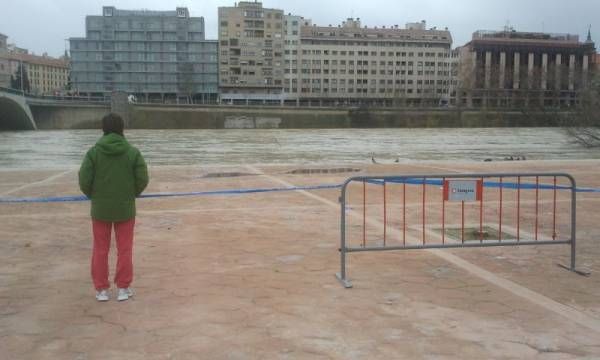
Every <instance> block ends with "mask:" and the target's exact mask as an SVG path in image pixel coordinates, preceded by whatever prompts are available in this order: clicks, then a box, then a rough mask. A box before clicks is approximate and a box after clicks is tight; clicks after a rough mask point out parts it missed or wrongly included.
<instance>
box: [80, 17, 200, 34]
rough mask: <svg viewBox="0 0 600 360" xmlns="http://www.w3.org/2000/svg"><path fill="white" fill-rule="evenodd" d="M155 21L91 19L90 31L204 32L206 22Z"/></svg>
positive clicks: (89, 22)
mask: <svg viewBox="0 0 600 360" xmlns="http://www.w3.org/2000/svg"><path fill="white" fill-rule="evenodd" d="M154 19H156V20H154V21H148V20H145V21H144V20H143V19H140V18H139V17H138V18H130V19H127V18H124V19H116V20H113V19H104V18H101V17H100V18H99V17H90V18H89V20H88V29H98V30H99V29H118V30H150V31H152V30H154V31H161V30H165V31H176V30H177V29H178V28H180V27H182V26H184V27H186V28H187V29H190V30H199V31H203V30H204V21H203V20H202V19H190V20H187V21H185V22H182V21H181V19H173V18H160V17H159V18H154Z"/></svg>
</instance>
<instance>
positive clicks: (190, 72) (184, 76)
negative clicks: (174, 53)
mask: <svg viewBox="0 0 600 360" xmlns="http://www.w3.org/2000/svg"><path fill="white" fill-rule="evenodd" d="M193 76H194V65H193V64H192V63H183V64H181V65H179V73H178V75H177V83H178V88H179V91H180V92H181V93H183V94H185V95H186V96H187V98H188V103H189V104H191V103H192V95H194V90H195V89H194V88H195V86H194V85H195V84H194V78H193Z"/></svg>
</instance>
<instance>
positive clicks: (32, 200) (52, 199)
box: [0, 178, 600, 204]
mask: <svg viewBox="0 0 600 360" xmlns="http://www.w3.org/2000/svg"><path fill="white" fill-rule="evenodd" d="M385 182H386V183H394V184H409V185H423V183H425V185H433V186H443V185H444V183H443V181H442V180H441V179H425V181H424V179H423V178H396V179H387V180H385ZM367 183H369V184H374V185H383V183H384V181H383V180H376V179H370V180H367ZM501 186H502V188H503V189H515V190H516V189H518V188H519V184H517V183H510V182H503V183H500V182H493V181H486V182H484V187H487V188H500V187H501ZM341 187H342V185H341V184H339V185H336V184H333V185H315V186H297V187H288V188H264V189H233V190H215V191H195V192H181V193H160V194H145V195H142V196H140V197H139V198H140V199H158V198H171V197H187V196H217V195H245V194H258V193H274V192H292V191H303V190H304V191H311V190H329V189H339V188H341ZM520 187H521V189H528V190H535V189H536V188H538V189H540V190H554V185H548V184H539V186H536V184H531V183H521V186H520ZM556 189H557V190H571V187H569V186H560V185H558V186H556ZM575 190H576V192H578V193H600V189H593V188H577V189H575ZM83 201H89V199H88V198H87V197H86V196H55V197H45V198H0V204H16V203H59V202H83Z"/></svg>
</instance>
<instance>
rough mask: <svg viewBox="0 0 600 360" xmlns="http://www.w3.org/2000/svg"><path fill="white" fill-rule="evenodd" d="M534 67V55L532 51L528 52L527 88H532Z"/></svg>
mask: <svg viewBox="0 0 600 360" xmlns="http://www.w3.org/2000/svg"><path fill="white" fill-rule="evenodd" d="M534 67H535V55H534V54H533V53H529V58H528V59H527V85H528V88H529V89H533V88H534V83H533V80H534V79H533V69H534Z"/></svg>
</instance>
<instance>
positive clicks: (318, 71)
mask: <svg viewBox="0 0 600 360" xmlns="http://www.w3.org/2000/svg"><path fill="white" fill-rule="evenodd" d="M285 73H286V74H298V69H289V68H286V69H285ZM300 73H301V74H305V75H306V74H325V75H327V74H331V75H337V74H339V75H354V74H356V75H378V73H377V70H371V71H369V70H354V69H349V70H346V69H331V70H330V69H323V70H321V69H301V70H300ZM379 75H385V76H394V75H396V76H398V75H408V76H412V75H416V76H435V75H437V76H450V71H437V72H436V71H435V70H418V71H414V70H379Z"/></svg>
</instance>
